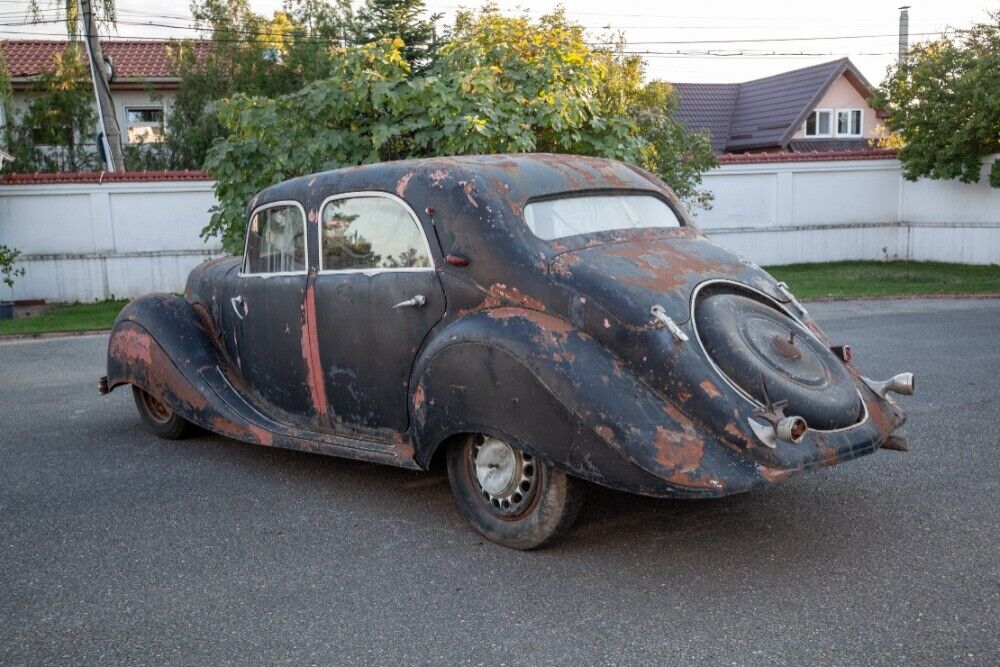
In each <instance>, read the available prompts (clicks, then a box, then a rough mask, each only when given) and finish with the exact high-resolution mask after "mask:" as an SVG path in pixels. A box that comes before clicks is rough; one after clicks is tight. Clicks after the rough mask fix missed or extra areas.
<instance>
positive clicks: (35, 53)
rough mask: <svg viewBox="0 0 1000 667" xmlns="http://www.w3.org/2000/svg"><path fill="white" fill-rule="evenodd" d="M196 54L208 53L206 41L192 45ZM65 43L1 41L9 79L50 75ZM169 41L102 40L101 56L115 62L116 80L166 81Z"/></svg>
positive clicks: (51, 41)
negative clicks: (45, 73) (102, 53)
mask: <svg viewBox="0 0 1000 667" xmlns="http://www.w3.org/2000/svg"><path fill="white" fill-rule="evenodd" d="M193 43H194V45H195V49H197V51H198V53H199V55H200V54H202V53H204V52H205V51H207V50H208V47H209V44H210V43H209V42H207V41H203V40H198V41H195V42H193ZM68 44H69V42H67V41H66V40H47V39H46V40H42V39H37V40H36V39H32V40H27V39H26V40H3V41H0V49H2V50H3V54H4V56H5V57H6V59H7V68H8V69H9V70H10V76H11V78H15V79H17V78H29V77H35V76H38V75H40V74H42V73H44V72H51V71H52V68H53V62H54V58H55V56H56V54H58V53H62V52H63V51H65V50H66V46H67V45H68ZM176 44H178V42H176V41H168V40H142V41H140V40H110V39H109V40H101V49H102V50H103V51H104V55H105V56H106V57H108V58H111V59H112V60H113V61H114V63H115V76H116V77H117V78H119V79H166V78H172V77H173V76H175V75H174V74H173V72H172V71H171V69H170V61H169V57H168V54H167V47H168V46H170V45H176Z"/></svg>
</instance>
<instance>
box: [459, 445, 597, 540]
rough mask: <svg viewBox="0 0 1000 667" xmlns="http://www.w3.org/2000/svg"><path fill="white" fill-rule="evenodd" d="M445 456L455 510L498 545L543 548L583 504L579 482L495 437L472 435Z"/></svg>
mask: <svg viewBox="0 0 1000 667" xmlns="http://www.w3.org/2000/svg"><path fill="white" fill-rule="evenodd" d="M447 457H448V480H449V481H450V482H451V490H452V492H453V493H454V494H455V501H456V502H457V503H458V507H459V509H461V510H462V512H463V513H464V514H465V516H466V517H468V519H469V521H471V522H472V525H473V526H474V527H475V529H476V530H478V531H479V532H480V533H482V534H483V535H484V536H486V537H487V538H488V539H490V540H492V541H493V542H496V543H497V544H502V545H504V546H506V547H511V548H513V549H536V548H538V547H541V546H544V545H545V544H548V543H550V542H552V541H553V540H555V539H556V538H557V537H559V536H560V535H561V534H562V533H564V532H565V531H566V530H567V529H568V528H569V527H570V526H571V525H573V521H574V520H575V519H576V515H577V513H578V512H579V511H580V505H581V504H582V503H583V495H584V494H583V488H582V487H581V485H580V483H579V482H577V481H576V480H574V479H573V478H571V477H570V476H569V475H567V474H566V473H564V472H562V471H561V470H556V469H555V468H552V467H551V466H548V465H546V464H545V463H543V462H542V461H539V460H538V459H537V458H535V457H533V456H532V455H531V454H528V453H527V452H523V451H521V450H519V449H517V448H515V447H512V446H510V445H509V444H507V443H506V442H504V441H503V440H501V439H499V438H494V437H490V436H482V435H474V436H470V437H468V438H465V439H464V440H463V441H462V442H457V443H455V444H453V445H452V446H451V447H450V448H449V449H448V451H447Z"/></svg>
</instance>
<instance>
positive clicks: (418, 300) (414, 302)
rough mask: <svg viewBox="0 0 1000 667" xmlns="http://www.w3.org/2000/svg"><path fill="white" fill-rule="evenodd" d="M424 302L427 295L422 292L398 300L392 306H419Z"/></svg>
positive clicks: (394, 307) (395, 307) (394, 308)
mask: <svg viewBox="0 0 1000 667" xmlns="http://www.w3.org/2000/svg"><path fill="white" fill-rule="evenodd" d="M425 303H427V297H425V296H424V295H423V294H417V295H416V296H415V297H413V298H412V299H407V300H406V301H400V302H399V303H397V304H396V305H395V306H393V307H392V309H393V310H396V309H397V308H420V307H422V306H423V305H424V304H425Z"/></svg>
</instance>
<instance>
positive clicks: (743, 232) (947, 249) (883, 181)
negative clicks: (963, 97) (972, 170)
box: [695, 156, 1000, 265]
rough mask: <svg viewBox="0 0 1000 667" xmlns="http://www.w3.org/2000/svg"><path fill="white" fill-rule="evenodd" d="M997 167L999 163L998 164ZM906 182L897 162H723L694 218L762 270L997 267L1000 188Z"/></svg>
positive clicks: (709, 176) (711, 176) (710, 176)
mask: <svg viewBox="0 0 1000 667" xmlns="http://www.w3.org/2000/svg"><path fill="white" fill-rule="evenodd" d="M992 159H996V156H994V158H992ZM990 162H991V161H988V162H987V164H985V165H984V166H983V172H982V177H981V178H980V181H979V183H971V184H965V183H960V182H958V181H934V180H929V179H920V180H918V181H916V182H911V181H907V180H905V179H904V178H903V177H902V173H901V170H900V164H899V161H897V160H885V159H880V160H828V161H815V162H808V161H796V162H791V161H789V162H764V163H746V164H725V165H723V166H721V167H719V168H718V169H715V170H713V171H711V172H709V173H708V174H706V175H705V180H704V187H706V188H707V189H709V190H711V191H712V192H713V193H714V195H715V202H714V204H713V206H712V208H711V209H709V210H707V211H706V210H702V211H696V212H695V218H696V219H697V221H698V224H699V225H700V226H701V228H702V229H703V230H704V231H705V232H706V233H707V234H708V235H709V236H710V237H712V238H713V239H714V240H716V241H717V242H718V243H720V244H722V245H724V246H727V247H730V248H732V249H734V250H737V251H738V252H740V253H741V254H743V255H744V256H746V257H748V258H750V259H751V260H753V261H755V262H757V263H758V264H762V265H768V264H790V263H795V262H827V261H835V260H841V259H913V260H937V261H943V262H963V263H968V264H996V263H1000V189H996V188H990V187H989V182H988V181H987V172H988V170H989V165H990Z"/></svg>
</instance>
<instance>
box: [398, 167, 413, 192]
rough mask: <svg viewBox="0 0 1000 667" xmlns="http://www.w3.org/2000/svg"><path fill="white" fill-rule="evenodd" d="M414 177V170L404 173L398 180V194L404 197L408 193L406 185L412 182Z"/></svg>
mask: <svg viewBox="0 0 1000 667" xmlns="http://www.w3.org/2000/svg"><path fill="white" fill-rule="evenodd" d="M411 178H413V172H412V171H411V172H409V173H406V174H403V176H402V178H400V179H399V180H398V181H396V196H398V197H399V198H400V199H402V198H403V197H404V196H405V195H406V186H408V185H409V184H410V179H411Z"/></svg>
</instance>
